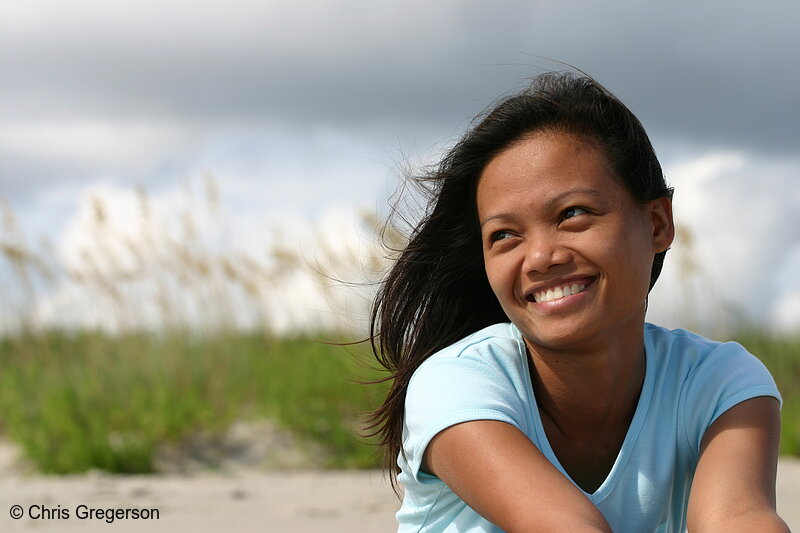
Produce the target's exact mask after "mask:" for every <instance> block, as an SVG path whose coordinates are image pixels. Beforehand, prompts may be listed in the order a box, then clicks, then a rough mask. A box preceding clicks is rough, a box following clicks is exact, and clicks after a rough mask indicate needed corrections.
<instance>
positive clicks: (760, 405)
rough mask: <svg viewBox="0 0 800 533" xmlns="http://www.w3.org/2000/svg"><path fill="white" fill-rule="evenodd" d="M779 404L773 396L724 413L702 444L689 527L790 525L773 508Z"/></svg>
mask: <svg viewBox="0 0 800 533" xmlns="http://www.w3.org/2000/svg"><path fill="white" fill-rule="evenodd" d="M779 440H780V408H779V405H778V402H777V401H776V400H775V399H774V398H771V397H766V396H762V397H758V398H752V399H750V400H746V401H744V402H742V403H740V404H738V405H735V406H733V407H732V408H730V409H729V410H728V411H726V412H725V413H723V414H722V415H721V416H720V417H719V418H718V419H717V420H716V421H714V423H713V424H711V427H709V428H708V430H707V431H706V433H705V435H704V436H703V440H702V442H701V445H700V460H699V462H698V464H697V471H696V472H695V477H694V481H693V482H692V491H691V495H690V497H689V511H688V516H687V521H688V526H689V532H690V533H717V532H725V533H736V532H738V531H741V532H747V533H752V532H753V531H758V532H759V533H771V532H780V533H784V532H787V531H789V528H788V527H787V526H786V524H785V523H784V522H783V520H781V518H780V517H779V516H778V515H777V513H776V512H775V474H776V469H777V461H778V443H779Z"/></svg>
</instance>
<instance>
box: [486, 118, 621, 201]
mask: <svg viewBox="0 0 800 533" xmlns="http://www.w3.org/2000/svg"><path fill="white" fill-rule="evenodd" d="M620 188H621V187H620V185H619V183H618V182H617V180H616V179H615V178H614V175H613V172H612V170H611V167H610V165H609V164H608V160H607V158H606V156H605V153H604V152H603V151H602V149H601V148H600V147H599V146H598V145H597V143H595V142H587V141H586V140H585V139H583V138H581V137H578V136H575V135H568V134H551V133H541V134H536V135H532V136H529V137H527V138H525V139H522V140H520V141H518V142H517V143H515V144H513V145H511V146H510V147H509V148H507V149H505V150H503V151H502V152H500V153H499V154H497V155H496V156H495V157H494V158H492V159H491V160H490V161H489V163H488V164H487V165H486V167H485V168H484V170H483V172H482V173H481V176H480V179H479V182H478V190H477V193H478V198H477V200H478V205H479V208H480V206H481V205H482V204H483V205H486V204H494V203H497V202H503V201H515V200H521V199H524V198H526V197H535V198H537V199H538V200H540V201H541V202H543V203H544V204H547V205H549V204H552V203H553V202H554V201H555V200H556V199H558V198H561V197H564V196H566V195H568V194H578V193H581V192H582V193H587V191H592V192H591V193H590V194H593V195H595V196H615V195H617V194H619V190H620Z"/></svg>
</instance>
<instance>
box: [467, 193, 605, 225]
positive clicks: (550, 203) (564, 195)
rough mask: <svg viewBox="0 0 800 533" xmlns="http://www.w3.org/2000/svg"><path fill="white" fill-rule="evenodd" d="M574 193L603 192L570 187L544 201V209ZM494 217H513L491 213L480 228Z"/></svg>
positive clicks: (548, 208)
mask: <svg viewBox="0 0 800 533" xmlns="http://www.w3.org/2000/svg"><path fill="white" fill-rule="evenodd" d="M574 194H590V195H592V196H597V197H602V196H603V193H602V192H600V191H598V190H597V189H581V188H579V189H570V190H568V191H564V192H562V193H561V194H558V195H556V196H554V197H553V198H550V199H549V200H547V202H545V204H544V207H545V209H546V210H550V209H553V207H555V206H556V205H558V204H559V202H561V201H563V200H564V198H567V197H569V196H572V195H574ZM496 218H503V219H507V220H511V219H513V218H514V217H513V216H512V215H509V214H506V213H499V214H497V215H492V216H490V217H487V218H486V220H484V221H483V222H481V228H482V227H483V226H484V224H486V223H487V222H489V221H490V220H494V219H496Z"/></svg>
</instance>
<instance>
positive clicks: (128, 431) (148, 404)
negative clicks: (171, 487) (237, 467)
mask: <svg viewBox="0 0 800 533" xmlns="http://www.w3.org/2000/svg"><path fill="white" fill-rule="evenodd" d="M368 359H369V352H368V349H367V346H365V345H357V346H350V347H338V346H331V345H327V344H324V343H321V342H318V341H314V340H312V339H310V338H294V339H290V338H287V339H277V338H272V337H268V336H264V335H257V334H252V335H246V334H234V333H221V334H217V335H211V336H206V337H205V338H199V337H192V336H188V335H181V334H177V333H176V334H169V335H163V336H157V335H154V334H126V335H122V336H116V337H112V336H108V335H104V334H99V333H88V332H78V333H63V332H50V333H46V334H38V335H35V336H16V337H12V338H5V339H3V340H0V431H3V432H5V433H6V434H7V435H8V436H9V437H10V438H11V439H12V440H14V441H16V442H18V443H19V444H21V445H22V446H23V448H24V450H25V452H26V453H27V455H28V456H29V458H30V459H31V460H32V461H33V462H34V464H35V465H36V466H37V467H38V468H39V469H40V470H42V471H44V472H48V473H72V472H82V471H85V470H87V469H90V468H98V469H102V470H107V471H111V472H126V473H138V472H150V471H152V462H153V454H154V451H155V447H156V446H157V445H158V444H159V443H162V442H171V441H177V440H178V439H180V438H181V437H184V436H186V435H188V434H191V433H192V432H194V431H198V430H201V429H202V430H203V431H207V432H212V433H213V432H220V433H221V432H222V431H224V430H225V428H226V427H227V426H228V425H230V424H231V423H232V422H233V421H235V420H237V419H241V418H248V417H249V418H259V417H269V418H271V419H272V420H275V421H277V422H278V423H279V424H281V425H282V426H284V427H286V428H289V429H291V430H292V431H293V433H294V434H295V435H296V436H298V437H300V438H301V439H304V440H305V441H306V442H315V443H319V444H322V445H323V446H324V448H325V449H326V450H327V451H328V452H329V453H328V455H327V457H328V465H327V466H329V467H332V468H366V467H374V466H376V465H377V464H378V454H377V451H376V450H375V448H374V447H372V446H370V445H369V444H368V443H367V442H366V441H364V440H363V439H361V438H359V437H358V436H356V434H357V433H358V427H359V421H360V419H361V417H362V415H363V414H364V412H365V411H367V410H369V409H371V408H373V407H375V406H376V405H377V403H378V402H379V401H380V396H381V394H383V392H384V391H385V388H383V387H381V386H370V387H366V386H363V385H357V384H354V383H352V381H353V380H359V379H361V380H363V379H370V378H374V377H376V376H377V374H376V372H375V371H374V370H369V369H368V368H367V367H366V366H365V364H364V363H365V362H367V361H368Z"/></svg>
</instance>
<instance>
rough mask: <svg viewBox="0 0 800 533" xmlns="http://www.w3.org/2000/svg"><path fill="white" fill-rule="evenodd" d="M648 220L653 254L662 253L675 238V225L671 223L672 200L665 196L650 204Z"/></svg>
mask: <svg viewBox="0 0 800 533" xmlns="http://www.w3.org/2000/svg"><path fill="white" fill-rule="evenodd" d="M650 220H651V222H652V224H653V247H654V250H655V253H659V252H663V251H664V250H666V249H667V248H669V247H670V245H671V244H672V240H673V239H674V238H675V223H674V222H673V221H672V200H671V199H670V198H667V197H665V196H662V197H661V198H656V199H655V200H653V201H651V202H650Z"/></svg>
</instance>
